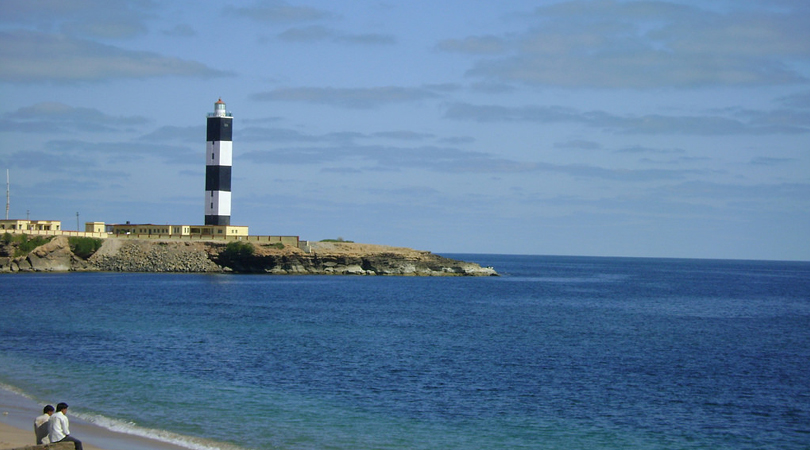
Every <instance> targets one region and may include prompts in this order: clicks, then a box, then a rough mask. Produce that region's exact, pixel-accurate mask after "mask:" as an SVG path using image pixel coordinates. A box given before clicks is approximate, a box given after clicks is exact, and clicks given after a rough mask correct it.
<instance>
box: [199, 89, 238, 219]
mask: <svg viewBox="0 0 810 450" xmlns="http://www.w3.org/2000/svg"><path fill="white" fill-rule="evenodd" d="M207 135H208V137H207V139H206V143H205V150H206V152H205V224H206V225H230V224H231V164H232V162H231V161H232V156H233V142H232V138H233V117H232V116H231V114H230V113H229V112H226V111H225V102H223V101H222V99H221V98H220V99H219V100H217V102H216V103H214V113H213V114H208V130H207Z"/></svg>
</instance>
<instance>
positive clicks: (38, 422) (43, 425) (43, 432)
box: [34, 405, 53, 445]
mask: <svg viewBox="0 0 810 450" xmlns="http://www.w3.org/2000/svg"><path fill="white" fill-rule="evenodd" d="M51 414H53V406H51V405H45V407H44V408H42V415H41V416H37V418H36V419H34V434H35V435H36V437H37V445H39V444H49V443H50V441H49V440H48V431H49V428H50V426H49V423H48V422H49V420H50V418H51Z"/></svg>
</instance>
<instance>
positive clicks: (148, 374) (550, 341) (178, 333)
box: [0, 255, 810, 449]
mask: <svg viewBox="0 0 810 450" xmlns="http://www.w3.org/2000/svg"><path fill="white" fill-rule="evenodd" d="M451 256H455V257H458V258H459V259H465V260H472V261H476V262H479V263H481V264H482V265H487V266H494V267H495V268H496V270H498V271H499V272H500V273H501V274H502V275H503V276H501V277H487V278H421V277H351V276H348V277H343V276H268V275H256V276H254V275H181V274H96V273H90V274H82V273H72V274H14V275H2V276H0V292H2V299H0V337H1V339H0V382H2V383H4V384H6V385H8V386H13V387H15V388H16V389H18V390H20V391H22V392H24V393H26V394H27V395H29V396H31V397H32V398H34V399H36V400H38V401H41V402H52V403H55V402H58V401H67V402H68V403H70V404H71V411H74V412H75V413H78V414H79V415H81V416H82V417H85V418H89V419H90V420H94V421H98V422H102V423H107V422H106V421H107V420H108V419H112V420H113V422H112V423H114V424H118V425H119V426H122V425H123V426H131V425H136V426H137V427H140V428H141V429H146V430H151V431H149V432H150V433H153V434H157V433H159V432H160V430H167V431H170V432H172V433H176V434H178V435H182V436H190V437H196V438H200V440H198V441H197V442H202V443H208V444H209V445H214V444H212V441H218V442H227V443H232V444H234V445H236V446H239V447H243V448H262V449H322V448H332V449H385V448H390V449H400V448H409V449H411V448H412V449H495V448H498V449H768V448H772V449H808V448H810V375H808V374H810V263H802V262H765V261H708V260H666V259H631V258H583V257H540V256H506V255H451ZM43 362H47V364H48V365H49V366H50V367H55V368H57V370H56V374H58V376H50V375H49V376H47V377H43V376H42V372H43V371H42V367H43Z"/></svg>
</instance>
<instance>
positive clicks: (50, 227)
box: [0, 219, 62, 232]
mask: <svg viewBox="0 0 810 450" xmlns="http://www.w3.org/2000/svg"><path fill="white" fill-rule="evenodd" d="M3 230H6V231H12V230H13V231H60V230H62V221H61V220H28V219H25V220H23V219H4V220H0V232H2V231H3Z"/></svg>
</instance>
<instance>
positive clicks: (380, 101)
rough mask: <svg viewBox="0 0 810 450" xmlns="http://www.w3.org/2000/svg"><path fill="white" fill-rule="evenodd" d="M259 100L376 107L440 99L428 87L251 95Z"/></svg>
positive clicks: (307, 89)
mask: <svg viewBox="0 0 810 450" xmlns="http://www.w3.org/2000/svg"><path fill="white" fill-rule="evenodd" d="M251 97H252V98H253V99H254V100H259V101H286V102H304V103H318V104H324V105H331V106H339V107H344V108H359V109H366V108H375V107H379V106H382V105H386V104H390V103H402V102H412V101H417V100H424V99H430V98H436V97H438V94H436V93H435V92H434V91H433V90H431V89H427V88H406V87H398V86H381V87H371V88H317V87H300V88H281V89H275V90H273V91H269V92H261V93H257V94H253V95H252V96H251Z"/></svg>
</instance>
